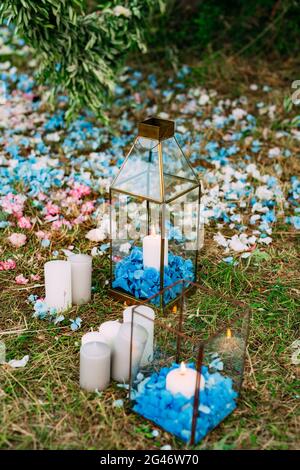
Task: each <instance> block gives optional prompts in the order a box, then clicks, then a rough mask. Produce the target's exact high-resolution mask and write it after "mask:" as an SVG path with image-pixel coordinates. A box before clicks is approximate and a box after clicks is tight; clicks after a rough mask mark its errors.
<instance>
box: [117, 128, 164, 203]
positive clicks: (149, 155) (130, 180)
mask: <svg viewBox="0 0 300 470" xmlns="http://www.w3.org/2000/svg"><path fill="white" fill-rule="evenodd" d="M158 146H159V142H158V141H157V140H152V139H144V138H142V137H138V138H137V139H136V141H135V143H134V145H133V147H132V149H131V151H130V152H129V154H128V156H127V157H126V160H125V162H124V164H123V166H122V168H121V170H120V173H119V174H118V176H117V178H116V179H115V181H114V182H113V184H112V189H117V190H119V191H124V192H126V193H129V194H133V195H136V196H141V197H144V198H146V199H151V200H156V201H161V199H162V194H161V182H160V172H159V157H158Z"/></svg>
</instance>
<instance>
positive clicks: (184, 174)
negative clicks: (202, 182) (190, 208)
mask: <svg viewBox="0 0 300 470" xmlns="http://www.w3.org/2000/svg"><path fill="white" fill-rule="evenodd" d="M162 156H163V176H164V193H165V199H166V201H170V200H171V199H173V198H175V197H178V196H180V195H181V194H183V193H185V192H186V191H189V190H191V189H193V188H195V186H198V185H199V181H198V178H197V177H196V175H195V173H194V170H193V169H192V167H191V166H190V164H189V163H188V160H187V159H186V157H185V155H184V154H183V152H182V150H181V148H180V146H179V144H178V142H177V140H176V138H175V137H172V138H170V139H167V140H164V141H163V142H162Z"/></svg>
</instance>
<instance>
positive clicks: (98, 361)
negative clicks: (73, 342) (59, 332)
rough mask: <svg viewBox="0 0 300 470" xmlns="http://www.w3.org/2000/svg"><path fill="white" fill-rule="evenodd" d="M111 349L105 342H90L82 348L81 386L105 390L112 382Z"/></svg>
mask: <svg viewBox="0 0 300 470" xmlns="http://www.w3.org/2000/svg"><path fill="white" fill-rule="evenodd" d="M110 365H111V349H110V347H109V346H108V345H107V344H105V343H100V342H99V341H97V342H88V343H85V344H83V345H82V346H81V348H80V387H81V388H83V389H84V390H87V391H89V392H92V391H95V390H96V389H97V390H104V389H105V388H106V387H108V385H109V382H110Z"/></svg>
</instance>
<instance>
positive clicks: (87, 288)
mask: <svg viewBox="0 0 300 470" xmlns="http://www.w3.org/2000/svg"><path fill="white" fill-rule="evenodd" d="M68 261H70V263H71V270H72V303H73V304H74V305H82V304H86V303H88V302H89V301H90V300H91V288H92V257H91V256H88V255H83V254H74V255H70V256H69V257H68Z"/></svg>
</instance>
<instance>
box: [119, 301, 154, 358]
mask: <svg viewBox="0 0 300 470" xmlns="http://www.w3.org/2000/svg"><path fill="white" fill-rule="evenodd" d="M132 309H133V306H132V307H127V308H125V310H124V312H123V321H124V323H126V322H131V321H132ZM139 314H141V315H139ZM145 317H147V318H145ZM154 318H155V313H154V310H153V308H150V307H147V306H146V305H139V306H138V307H136V309H135V313H134V320H133V323H134V324H138V325H141V326H143V327H144V328H145V330H146V331H147V333H148V339H147V343H146V346H145V351H144V353H143V357H142V360H141V367H144V366H146V365H147V364H149V363H150V362H152V361H153V343H154Z"/></svg>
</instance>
